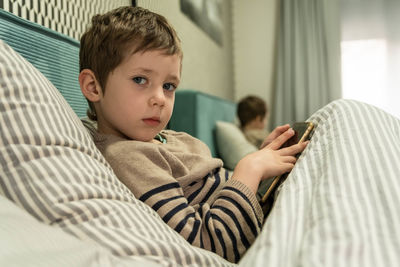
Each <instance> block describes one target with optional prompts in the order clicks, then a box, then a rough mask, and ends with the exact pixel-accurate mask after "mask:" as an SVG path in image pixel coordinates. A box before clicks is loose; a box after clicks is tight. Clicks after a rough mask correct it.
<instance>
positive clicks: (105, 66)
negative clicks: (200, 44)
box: [79, 6, 182, 120]
mask: <svg viewBox="0 0 400 267" xmlns="http://www.w3.org/2000/svg"><path fill="white" fill-rule="evenodd" d="M80 43H81V47H80V52H79V64H80V66H79V67H80V71H82V70H83V69H90V70H92V71H93V73H94V75H95V77H96V79H97V81H98V82H99V84H100V86H101V88H102V90H103V93H104V90H105V84H106V82H107V77H108V75H109V73H110V72H111V71H112V70H114V69H115V68H116V67H117V66H118V65H119V64H120V63H121V62H122V61H123V59H124V58H125V57H126V56H127V55H130V54H134V53H136V52H145V51H148V50H163V51H165V53H166V54H167V55H179V56H180V57H181V58H182V50H181V44H180V40H179V38H178V36H177V34H176V32H175V30H174V29H173V27H172V26H171V25H170V24H169V23H168V21H167V20H166V18H165V17H163V16H161V15H159V14H156V13H154V12H151V11H149V10H147V9H144V8H141V7H130V6H126V7H120V8H117V9H114V10H112V11H110V12H108V13H105V14H103V15H96V16H94V17H93V18H92V24H91V26H90V28H89V29H87V31H86V32H85V33H84V34H83V35H82V37H81V41H80ZM88 102H89V107H90V109H89V110H88V114H87V115H88V117H89V118H90V119H92V120H96V119H97V118H96V113H95V109H94V106H93V103H91V102H90V101H88Z"/></svg>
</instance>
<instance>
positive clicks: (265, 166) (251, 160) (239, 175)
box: [232, 125, 308, 193]
mask: <svg viewBox="0 0 400 267" xmlns="http://www.w3.org/2000/svg"><path fill="white" fill-rule="evenodd" d="M281 127H284V128H287V129H286V131H284V132H283V133H281V134H280V135H278V136H277V137H276V138H275V139H274V140H272V141H271V142H269V144H268V145H265V146H264V147H263V148H262V149H260V150H259V151H256V152H254V153H251V154H249V155H247V156H245V157H244V158H243V159H242V160H240V161H239V163H238V164H237V165H236V168H235V170H234V173H233V176H232V177H233V178H232V179H236V180H239V181H240V182H242V183H244V184H246V185H247V186H248V187H250V189H252V190H253V192H254V193H255V192H257V189H258V185H259V183H260V181H261V180H264V179H267V178H270V177H273V176H277V175H281V174H284V173H286V172H289V171H291V170H292V169H293V167H294V164H295V163H296V157H295V156H296V154H298V153H300V152H302V151H303V150H304V148H305V147H306V146H307V144H308V142H303V143H300V144H295V145H292V146H290V147H285V148H282V149H280V147H281V146H282V145H283V144H284V143H285V142H286V141H287V140H288V139H289V138H291V137H292V136H293V135H294V131H293V129H290V128H289V127H288V126H286V125H284V126H281ZM284 128H280V127H278V128H277V129H275V130H274V131H273V132H272V133H271V134H270V136H271V135H272V136H274V135H276V134H277V133H279V132H280V131H282V129H284ZM270 136H269V137H270ZM267 139H268V137H267Z"/></svg>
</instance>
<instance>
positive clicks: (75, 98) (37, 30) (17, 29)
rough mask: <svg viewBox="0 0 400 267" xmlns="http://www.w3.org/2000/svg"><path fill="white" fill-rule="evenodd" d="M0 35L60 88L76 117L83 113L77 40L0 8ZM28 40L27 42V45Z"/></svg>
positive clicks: (85, 107)
mask: <svg viewBox="0 0 400 267" xmlns="http://www.w3.org/2000/svg"><path fill="white" fill-rule="evenodd" d="M0 39H1V40H3V41H4V42H6V43H7V44H8V45H10V46H11V47H12V48H13V49H14V50H16V51H17V52H18V53H20V54H21V55H22V56H23V57H24V58H26V59H27V60H28V61H29V62H30V63H31V64H32V65H34V66H35V67H36V68H37V69H38V70H39V71H40V72H41V73H43V74H44V75H45V76H46V77H47V79H49V80H50V81H51V82H52V83H53V84H54V85H55V87H56V88H57V89H58V90H59V91H60V92H61V94H62V95H63V96H64V98H65V99H66V100H67V102H68V103H69V104H70V106H71V107H72V108H73V110H74V111H75V113H76V114H77V115H78V116H79V117H84V116H85V115H86V109H87V102H86V99H85V98H84V96H83V95H82V93H81V90H80V88H79V82H78V75H79V42H78V41H77V40H74V39H72V38H70V37H67V36H65V35H62V34H60V33H58V32H56V31H53V30H51V29H48V28H46V27H43V26H40V25H39V24H36V23H33V22H30V21H27V20H25V19H22V18H20V17H18V16H16V15H14V14H12V13H9V12H7V11H5V10H3V9H0ZM27 44H29V45H27Z"/></svg>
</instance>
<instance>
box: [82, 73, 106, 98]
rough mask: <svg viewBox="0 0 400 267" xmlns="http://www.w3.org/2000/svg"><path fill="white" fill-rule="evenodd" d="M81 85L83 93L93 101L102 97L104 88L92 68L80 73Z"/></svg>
mask: <svg viewBox="0 0 400 267" xmlns="http://www.w3.org/2000/svg"><path fill="white" fill-rule="evenodd" d="M79 85H80V86H81V91H82V94H83V95H84V96H85V97H86V98H87V99H88V100H89V101H91V102H97V101H99V100H100V98H101V94H102V90H101V87H100V85H99V83H98V82H97V79H96V77H95V75H94V73H93V71H91V70H90V69H84V70H82V71H81V73H79Z"/></svg>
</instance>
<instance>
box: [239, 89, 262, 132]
mask: <svg viewBox="0 0 400 267" xmlns="http://www.w3.org/2000/svg"><path fill="white" fill-rule="evenodd" d="M267 112H268V110H267V104H266V103H265V101H264V100H263V99H261V98H260V97H257V96H252V95H250V96H247V97H245V98H243V99H242V100H240V101H239V103H238V106H237V116H238V118H239V121H240V125H241V127H244V126H246V124H248V123H249V122H251V121H252V120H254V119H255V118H257V116H261V118H264V117H265V115H266V114H267Z"/></svg>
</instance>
